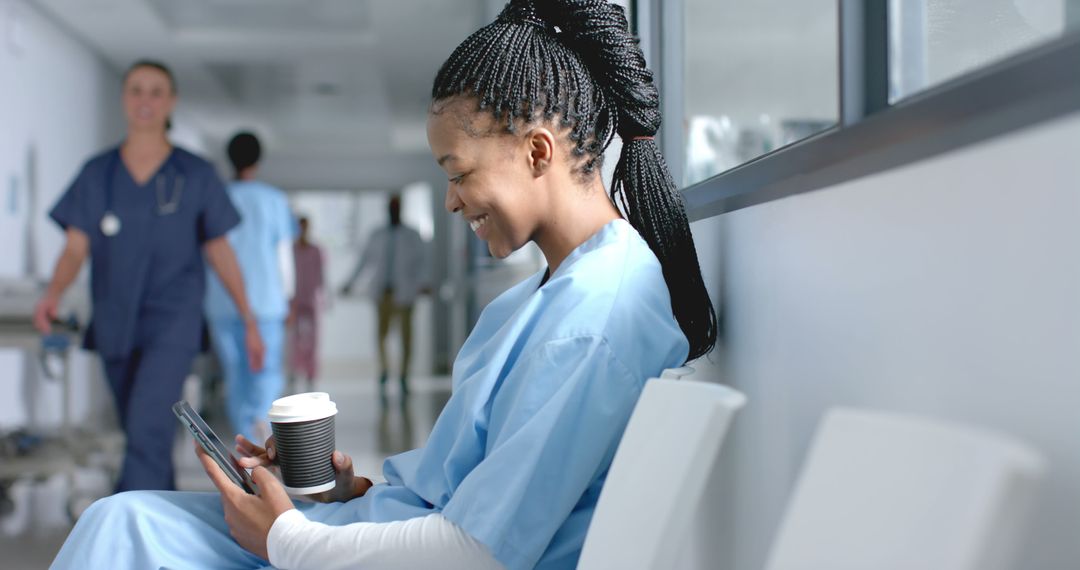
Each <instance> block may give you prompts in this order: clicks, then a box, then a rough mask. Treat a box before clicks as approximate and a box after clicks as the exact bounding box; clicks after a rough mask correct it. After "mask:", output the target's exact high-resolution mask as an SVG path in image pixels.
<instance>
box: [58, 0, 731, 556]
mask: <svg viewBox="0 0 1080 570" xmlns="http://www.w3.org/2000/svg"><path fill="white" fill-rule="evenodd" d="M432 95H433V102H432V105H431V107H430V112H429V115H428V124H427V134H428V142H429V144H430V146H431V150H432V152H433V154H434V156H435V160H436V161H437V162H438V163H439V165H440V166H441V167H442V169H443V170H444V171H445V173H446V175H447V179H448V180H449V184H448V186H447V191H446V208H447V210H448V211H450V212H453V213H455V214H460V215H461V217H462V222H464V223H468V224H469V226H470V227H471V228H472V230H473V231H474V232H475V233H476V235H477V236H478V237H479V238H480V239H482V240H484V241H486V242H487V244H488V248H489V249H490V250H491V253H492V254H493V255H495V256H498V257H505V256H507V255H509V254H510V253H511V252H513V251H515V250H517V249H519V248H521V247H522V246H524V245H525V244H526V243H528V242H533V243H535V244H537V246H538V247H539V248H540V250H541V251H542V252H543V254H544V257H545V259H546V260H547V264H548V267H547V269H545V270H543V271H540V272H538V273H536V274H535V275H533V276H532V277H530V278H528V279H526V280H525V281H523V282H521V283H519V284H518V285H516V286H515V287H513V288H511V289H510V290H509V291H507V292H506V293H504V294H502V295H500V296H499V297H498V298H497V299H496V300H494V301H493V302H492V303H491V304H490V305H488V306H487V307H486V308H485V309H484V311H483V313H482V315H481V316H480V319H479V321H478V322H477V323H476V326H475V328H474V329H473V331H472V333H471V334H470V335H469V338H468V340H467V341H466V342H465V344H464V346H462V348H461V351H460V352H459V353H458V356H457V359H456V361H455V363H454V369H453V394H452V396H451V398H450V400H449V401H448V402H447V404H446V407H445V408H444V409H443V411H442V413H441V414H440V416H439V418H438V420H437V421H436V423H435V426H434V427H433V428H432V432H431V435H430V437H429V438H428V441H427V443H425V445H424V446H423V447H421V448H419V449H415V450H412V451H408V452H405V453H402V454H400V455H396V456H394V457H390V458H389V459H387V460H386V463H385V464H384V466H383V475H384V476H385V478H386V483H381V484H378V485H372V484H371V481H369V480H367V479H364V478H362V477H354V476H353V474H352V467H351V462H350V461H349V459H348V458H347V457H345V456H343V455H341V454H339V453H335V454H334V458H333V461H334V464H335V467H336V468H337V469H338V472H339V474H340V477H339V479H338V486H337V488H336V489H335V491H334V492H332V493H329V494H328V495H325V496H322V497H319V499H321V500H324V501H340V502H327V503H321V504H319V503H316V504H310V503H309V504H294V503H293V502H292V501H290V499H289V497H288V496H287V495H286V494H285V492H284V489H283V487H282V486H281V484H280V483H279V482H278V481H277V479H276V478H274V477H273V475H271V474H270V472H269V471H268V470H267V469H265V468H264V466H266V465H268V464H269V462H270V461H271V460H272V459H273V457H274V455H273V449H272V447H271V446H270V445H268V448H267V449H264V448H260V447H257V446H254V445H252V444H251V443H250V442H247V441H246V440H240V441H239V442H238V449H239V450H241V451H243V452H246V453H247V454H249V455H251V457H248V458H245V460H244V461H245V463H246V464H247V465H248V466H253V467H255V469H254V472H253V474H254V477H255V480H256V483H257V484H258V485H259V488H260V494H259V495H257V496H256V495H247V494H245V493H244V492H243V491H242V490H240V489H239V487H237V486H235V485H233V484H232V483H231V482H229V480H228V479H227V478H225V476H224V474H223V473H222V472H221V470H220V469H218V468H217V467H216V465H215V464H214V463H213V462H212V461H210V460H209V459H208V458H207V457H206V456H205V454H200V457H201V459H202V461H203V465H204V467H205V468H206V470H207V473H208V474H209V475H210V476H211V478H212V479H213V480H214V482H215V484H216V485H217V487H218V489H219V490H220V494H194V493H126V494H123V495H118V496H116V497H112V498H109V499H105V500H103V501H99V502H98V503H96V504H95V505H94V506H92V507H91V508H90V509H89V510H88V511H87V512H86V514H85V515H84V516H83V518H82V519H81V520H80V521H79V523H78V525H77V526H76V527H75V529H74V531H73V532H72V535H71V536H70V537H69V538H68V541H67V542H66V543H65V545H64V547H63V549H62V550H61V552H60V554H59V555H58V557H57V559H56V561H55V564H54V567H55V568H69V567H71V568H76V567H83V566H85V565H86V564H87V563H88V562H89V563H91V564H94V563H97V562H98V561H101V562H102V563H107V564H109V565H110V566H111V567H114V568H159V567H168V568H173V567H177V568H179V567H183V568H261V567H264V566H266V564H267V563H268V562H269V563H272V564H273V565H274V566H275V567H277V568H281V569H290V568H323V569H332V568H372V569H374V568H502V567H505V568H511V569H525V568H544V569H570V568H574V567H575V566H576V564H577V560H578V557H579V554H580V552H581V547H582V544H583V543H584V540H585V534H586V531H587V529H588V526H589V522H590V520H591V518H592V515H593V511H594V510H595V508H596V504H597V500H598V498H599V496H600V491H601V488H602V487H603V484H604V481H605V478H606V476H607V472H608V469H609V468H610V465H611V460H612V458H613V456H614V454H615V450H616V448H617V446H618V444H619V439H620V438H621V436H622V432H623V429H624V428H625V426H626V423H627V421H628V420H629V418H630V414H631V412H632V411H633V408H634V405H635V403H636V401H637V398H638V396H639V395H640V393H641V390H642V388H643V386H644V383H645V381H646V379H648V378H650V377H655V376H658V375H659V374H660V373H661V372H662V370H663V369H665V368H670V367H674V366H679V365H681V364H683V363H684V362H686V361H687V360H688V359H692V358H696V357H698V356H701V355H703V354H705V353H707V352H708V351H709V350H711V348H712V346H713V344H714V343H715V340H716V320H715V315H714V312H713V309H712V305H711V303H710V302H709V298H708V295H707V293H706V290H705V287H704V284H703V282H702V279H701V272H700V269H699V267H698V263H697V254H696V253H695V249H694V243H693V239H692V237H691V235H690V231H689V226H688V223H687V219H686V215H685V213H684V210H683V204H682V201H681V196H680V194H679V193H678V191H677V190H676V188H675V185H674V183H673V181H672V179H671V176H670V175H669V174H668V171H667V167H666V166H665V165H664V162H663V157H662V156H661V155H660V152H659V149H658V148H657V145H656V142H655V141H654V140H653V136H654V135H655V133H656V131H657V129H658V127H659V125H660V114H659V97H658V93H657V89H656V86H655V85H654V84H653V79H652V73H651V72H650V71H649V69H648V68H647V67H646V66H645V60H644V57H643V55H642V53H641V50H640V48H639V47H638V44H637V41H636V39H635V38H633V36H631V34H630V33H629V31H628V26H627V21H626V18H625V15H624V14H623V11H622V8H620V7H618V6H616V5H613V4H609V3H608V2H604V1H603V0H535V3H534V2H533V1H529V0H513V1H512V2H510V4H509V5H508V6H507V7H506V9H504V11H503V12H502V14H500V16H499V17H498V19H497V20H496V21H495V22H493V23H491V24H489V25H488V26H485V27H484V28H482V29H481V30H479V31H477V32H476V33H475V34H473V35H472V36H471V37H469V38H468V39H467V40H465V42H464V43H462V44H461V45H460V46H458V48H457V49H456V50H455V51H454V53H453V54H452V55H451V56H450V58H449V59H448V60H447V61H446V63H445V64H443V67H442V69H441V70H440V71H439V74H438V76H437V77H436V79H435V85H434V88H433V92H432ZM616 134H618V135H619V136H620V138H622V141H623V145H622V150H621V155H620V157H619V163H618V165H617V166H616V168H615V175H614V182H613V185H612V191H613V196H612V197H609V196H608V195H607V193H606V192H605V189H604V185H603V182H602V181H601V179H600V168H599V167H600V161H601V159H602V156H603V152H604V149H605V147H606V146H607V144H608V143H609V142H610V141H611V138H612V137H613V136H614V135H616ZM616 202H618V203H621V204H622V205H623V210H622V211H621V212H620V210H619V209H618V208H617V207H616V205H615V203H616ZM342 413H348V411H347V410H344V411H343V412H342ZM663 469H664V466H662V465H658V466H656V470H657V476H658V478H659V479H658V483H657V484H661V485H662V484H664V483H663V482H662V480H661V479H662V478H663ZM641 500H642V501H648V500H649V494H648V490H647V489H645V490H643V493H642V497H641ZM132 529H135V530H134V531H132ZM117 552H122V553H123V555H122V556H116V555H115V553H117Z"/></svg>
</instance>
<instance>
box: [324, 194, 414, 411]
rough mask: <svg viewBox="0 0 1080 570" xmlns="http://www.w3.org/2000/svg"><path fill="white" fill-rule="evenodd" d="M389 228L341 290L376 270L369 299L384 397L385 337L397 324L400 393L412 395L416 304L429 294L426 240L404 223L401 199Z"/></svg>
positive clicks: (393, 204) (371, 243) (377, 235)
mask: <svg viewBox="0 0 1080 570" xmlns="http://www.w3.org/2000/svg"><path fill="white" fill-rule="evenodd" d="M387 210H388V214H389V218H390V220H389V221H390V223H389V225H387V226H385V227H382V228H379V229H377V230H375V231H374V232H372V234H371V237H370V238H369V239H368V242H367V246H366V247H365V248H364V253H363V255H361V256H360V261H359V263H357V264H356V269H355V270H353V272H352V274H351V276H350V277H349V279H348V281H346V282H345V285H344V286H343V287H342V288H341V292H342V294H343V295H348V294H349V293H351V291H352V287H353V283H354V282H355V281H356V279H357V278H358V277H360V274H361V273H363V272H364V271H365V270H368V269H371V270H373V275H372V276H371V281H370V289H369V291H368V294H369V296H370V297H371V299H372V300H373V301H374V302H375V305H376V307H377V311H378V323H377V324H378V331H377V332H378V343H379V346H378V348H379V392H380V393H381V394H385V390H386V380H387V378H388V377H389V375H390V362H389V358H388V357H387V354H386V337H387V336H388V335H389V333H390V326H391V325H392V324H393V323H394V322H395V321H396V322H397V323H398V326H399V327H400V330H401V367H400V369H399V370H400V373H401V376H400V381H401V393H402V395H403V396H404V395H407V394H408V393H409V385H408V377H409V359H410V358H411V355H412V312H413V304H414V303H416V298H417V296H419V295H420V294H421V293H426V292H427V291H428V287H427V283H426V278H425V276H426V275H427V260H426V252H425V246H424V240H423V238H421V237H420V233H419V232H417V231H416V230H414V229H412V228H410V227H408V226H406V225H404V224H402V223H401V196H398V195H396V194H395V195H393V196H391V197H390V201H389V202H388V204H387Z"/></svg>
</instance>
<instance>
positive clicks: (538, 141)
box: [525, 127, 555, 178]
mask: <svg viewBox="0 0 1080 570" xmlns="http://www.w3.org/2000/svg"><path fill="white" fill-rule="evenodd" d="M525 143H526V145H527V148H528V151H529V169H530V170H531V171H532V173H533V176H534V177H537V178H539V177H540V176H543V175H544V174H545V173H546V172H547V171H548V169H549V168H551V161H552V159H553V158H554V157H555V135H553V134H552V133H551V131H549V130H547V129H545V128H543V127H540V128H536V129H533V130H531V131H529V134H527V135H526V136H525Z"/></svg>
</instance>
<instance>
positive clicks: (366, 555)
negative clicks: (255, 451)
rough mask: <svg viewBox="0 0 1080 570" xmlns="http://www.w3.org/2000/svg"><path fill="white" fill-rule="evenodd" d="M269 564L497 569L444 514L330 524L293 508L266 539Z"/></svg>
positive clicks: (292, 568) (379, 569)
mask: <svg viewBox="0 0 1080 570" xmlns="http://www.w3.org/2000/svg"><path fill="white" fill-rule="evenodd" d="M266 548H267V551H268V553H269V556H270V563H271V564H273V565H274V567H276V568H279V569H281V570H303V569H305V568H317V569H319V570H337V569H342V570H344V569H346V568H363V569H365V570H395V569H399V568H400V569H403V570H404V569H413V568H440V569H445V570H456V569H461V570H466V569H469V570H486V569H489V568H490V569H491V570H497V569H502V568H503V566H502V565H501V564H499V562H498V561H497V560H495V558H494V557H493V556H492V555H491V552H490V551H488V549H487V547H485V546H484V545H483V544H481V543H479V542H477V541H476V539H474V538H473V537H471V536H469V535H468V534H467V533H466V532H465V531H464V530H462V529H461V527H459V526H457V525H456V524H454V523H453V522H450V520H448V519H447V518H445V517H443V516H442V515H441V514H438V513H436V514H431V515H428V516H426V517H419V518H414V519H408V520H404V521H397V522H389V523H365V522H359V523H353V524H349V525H344V526H329V525H325V524H322V523H318V522H314V521H310V520H308V519H307V517H305V516H304V514H303V513H301V512H300V511H298V510H296V509H292V510H289V511H286V512H284V513H282V514H281V515H280V516H279V517H278V518H277V520H275V521H274V525H273V526H272V527H271V528H270V535H269V536H268V537H267V539H266Z"/></svg>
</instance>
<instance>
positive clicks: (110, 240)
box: [34, 61, 263, 491]
mask: <svg viewBox="0 0 1080 570" xmlns="http://www.w3.org/2000/svg"><path fill="white" fill-rule="evenodd" d="M123 81H124V83H123V91H122V93H123V95H122V97H123V107H124V114H125V116H126V118H127V136H126V137H125V138H124V141H123V142H122V143H121V144H120V146H118V147H116V148H112V149H109V150H107V151H105V152H103V153H101V154H99V155H98V156H95V157H94V158H91V159H90V160H89V161H88V162H87V163H86V164H85V165H84V166H83V168H82V171H81V172H80V173H79V175H78V176H77V177H76V178H75V181H74V182H72V184H71V186H70V187H69V188H68V189H67V191H66V192H65V193H64V195H63V196H62V197H61V198H60V200H59V202H57V204H56V206H55V207H54V208H53V209H52V211H51V212H50V214H49V215H50V216H51V217H52V219H53V220H54V221H55V222H56V223H57V224H59V225H60V227H61V228H63V230H64V232H65V236H66V242H65V244H64V250H63V252H62V253H61V254H60V259H59V260H58V261H57V263H56V269H55V270H54V271H53V275H52V279H51V281H50V283H49V287H48V289H47V290H46V292H45V295H44V296H43V297H42V299H41V300H40V301H39V302H38V304H37V306H36V308H35V311H34V324H35V326H36V327H37V328H38V329H39V330H40V331H42V332H43V333H47V332H48V331H49V330H50V324H51V322H52V321H54V320H55V319H56V314H57V308H58V305H59V303H60V298H61V296H62V295H63V293H64V291H65V290H66V289H67V288H68V286H70V285H71V283H72V282H73V281H74V280H75V278H76V276H78V274H79V269H80V267H82V264H83V262H84V261H86V259H87V258H89V259H90V260H91V264H90V270H91V273H90V288H91V298H92V303H93V306H92V309H93V316H92V317H91V322H90V326H89V328H88V329H87V333H86V338H85V340H84V347H85V348H87V349H91V350H96V351H97V352H98V354H99V355H100V356H101V358H102V360H103V361H104V365H105V375H106V376H107V378H108V381H109V387H110V388H111V389H112V392H113V399H114V403H115V404H116V411H117V416H118V419H119V421H120V425H121V427H122V428H123V430H124V433H125V435H126V439H127V441H126V448H125V455H124V462H123V467H122V468H121V473H120V479H119V481H117V484H116V490H117V491H127V490H133V489H173V488H175V480H174V479H175V475H174V470H173V461H172V448H173V446H172V443H173V434H174V433H175V430H176V425H177V422H176V418H174V417H173V414H172V413H171V412H170V407H171V406H172V404H173V403H174V402H175V401H176V400H178V399H179V398H180V394H181V389H182V386H183V381H184V379H185V378H186V377H187V375H188V373H189V372H190V370H191V364H192V361H193V359H194V358H195V355H196V353H197V351H198V350H199V348H200V344H201V338H202V337H201V331H202V322H203V320H202V303H203V293H204V291H205V277H204V274H205V268H204V262H203V255H204V254H205V256H206V259H207V260H208V261H209V262H210V266H211V267H212V268H213V269H214V271H215V272H216V273H217V274H218V276H219V277H220V279H221V282H222V283H223V284H224V286H225V289H226V290H227V291H228V294H229V296H230V298H231V299H232V301H231V302H232V303H235V305H236V307H238V309H237V312H238V314H239V315H243V316H244V317H245V318H244V319H242V322H243V323H244V324H243V325H242V326H241V329H240V332H241V335H242V336H241V337H240V340H239V345H238V348H237V353H238V355H239V356H238V357H239V358H245V355H246V359H245V366H250V367H251V368H253V369H259V368H260V367H261V366H262V352H263V346H262V341H261V339H260V336H259V331H258V329H256V328H255V326H254V320H252V318H251V315H252V313H251V309H250V308H249V306H248V300H247V296H246V294H245V292H244V283H243V277H242V275H241V272H240V268H239V267H238V265H237V262H236V257H235V255H234V253H233V249H232V247H230V246H229V242H228V241H227V240H226V239H225V237H224V236H225V233H226V232H228V231H229V230H230V229H231V228H233V227H234V226H236V224H238V223H239V222H240V216H239V215H238V214H237V212H236V209H235V208H233V206H232V204H231V203H230V202H229V198H228V195H227V194H226V193H225V188H224V186H223V185H222V183H221V180H220V179H219V178H218V176H217V174H216V173H215V172H214V168H213V166H211V165H210V163H208V162H207V161H205V160H203V159H202V158H199V157H198V156H195V155H194V154H192V153H190V152H188V151H186V150H184V149H182V148H179V147H175V146H173V145H172V143H170V142H169V138H168V136H167V131H168V128H169V124H170V115H171V114H172V111H173V107H174V106H175V105H176V99H177V93H176V83H175V80H174V79H173V74H172V72H171V71H170V70H169V69H168V68H167V67H166V66H165V65H163V64H161V63H158V62H154V61H140V62H137V63H135V64H134V65H132V66H131V67H130V68H129V69H128V70H127V73H125V74H124V79H123Z"/></svg>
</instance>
